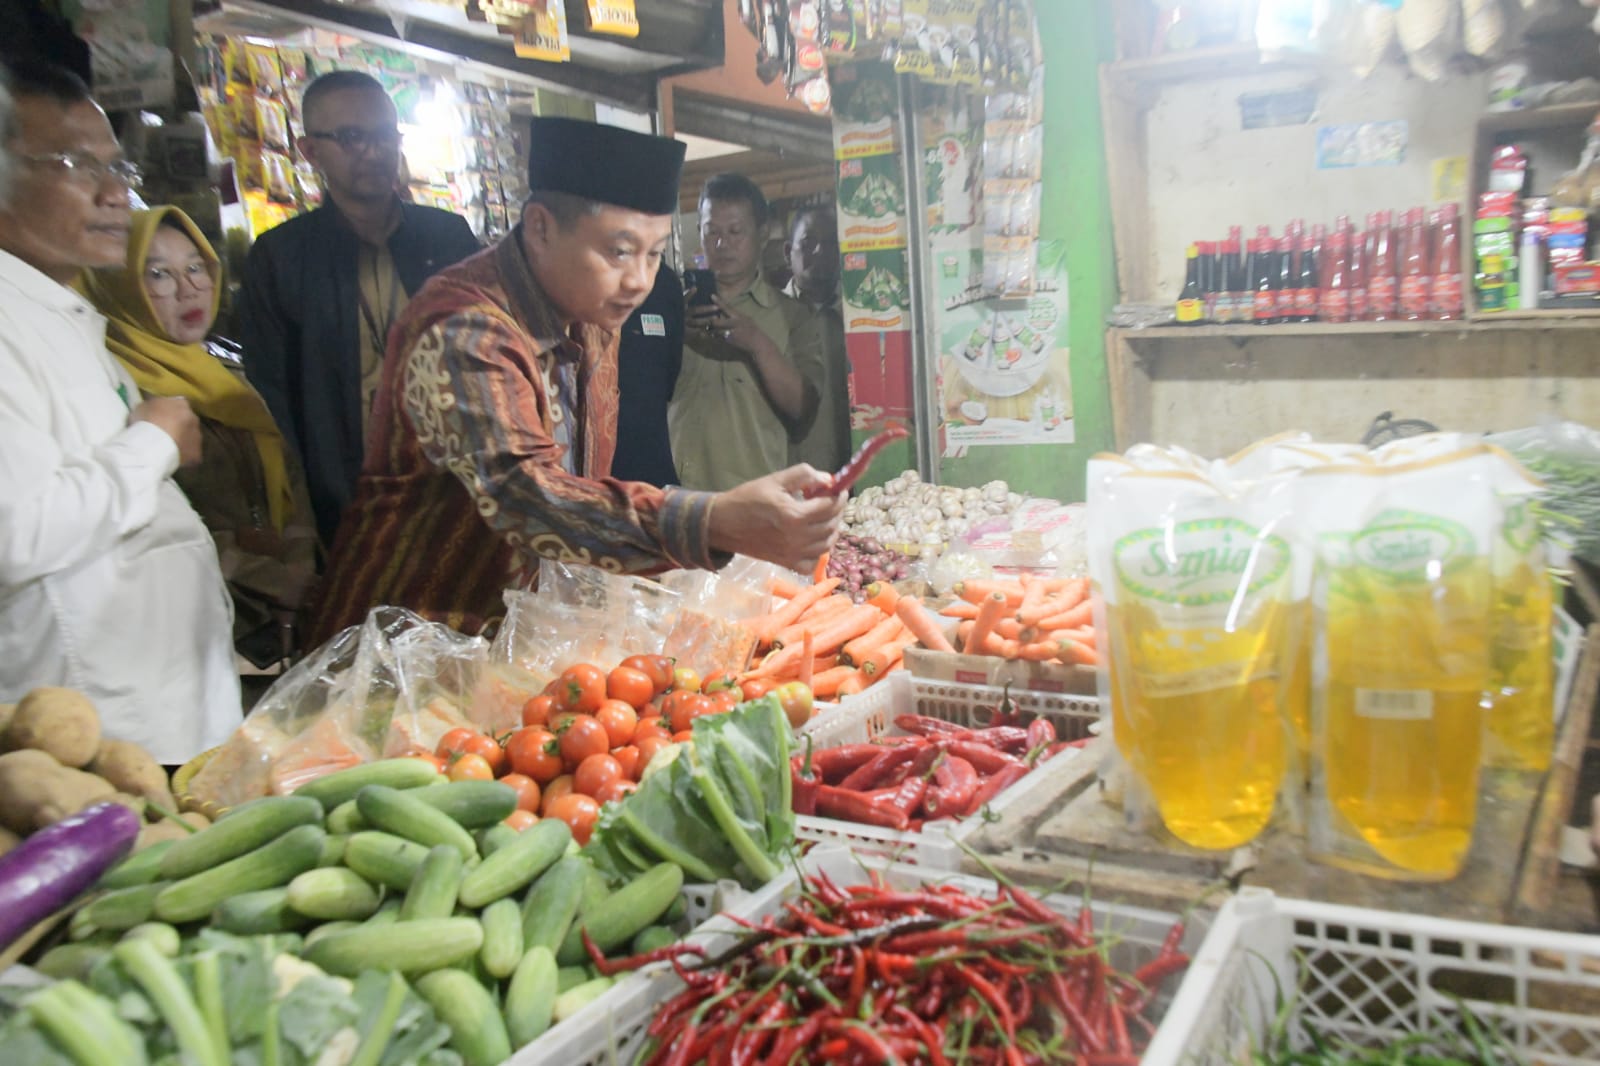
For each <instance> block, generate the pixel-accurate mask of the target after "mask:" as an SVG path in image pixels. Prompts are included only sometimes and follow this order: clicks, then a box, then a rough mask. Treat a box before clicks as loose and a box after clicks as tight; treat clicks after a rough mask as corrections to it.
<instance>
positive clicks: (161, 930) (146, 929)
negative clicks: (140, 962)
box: [122, 922, 183, 959]
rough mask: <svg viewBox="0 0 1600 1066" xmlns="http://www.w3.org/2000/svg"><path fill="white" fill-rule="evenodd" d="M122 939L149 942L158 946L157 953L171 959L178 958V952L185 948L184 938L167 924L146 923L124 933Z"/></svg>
mask: <svg viewBox="0 0 1600 1066" xmlns="http://www.w3.org/2000/svg"><path fill="white" fill-rule="evenodd" d="M122 939H124V940H139V939H144V940H148V941H150V942H151V943H152V944H154V945H155V946H156V950H157V951H159V952H161V954H163V955H165V956H166V957H167V958H169V959H175V958H177V957H178V952H179V951H180V950H181V949H182V948H183V938H182V937H181V936H179V935H178V931H177V930H176V929H174V928H173V927H172V926H170V925H168V924H167V923H166V922H144V923H143V924H140V925H136V926H134V927H133V928H132V929H129V930H128V931H127V932H126V933H123V934H122Z"/></svg>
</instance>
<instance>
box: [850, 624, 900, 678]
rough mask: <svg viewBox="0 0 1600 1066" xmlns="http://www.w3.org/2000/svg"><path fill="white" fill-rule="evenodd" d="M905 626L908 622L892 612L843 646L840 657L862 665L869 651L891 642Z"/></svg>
mask: <svg viewBox="0 0 1600 1066" xmlns="http://www.w3.org/2000/svg"><path fill="white" fill-rule="evenodd" d="M905 627H906V624H905V623H904V622H902V621H900V619H898V618H896V617H895V616H894V615H892V614H891V615H889V616H888V617H887V618H885V619H884V620H883V621H881V622H879V623H878V624H877V625H875V626H873V627H872V628H871V629H869V630H867V631H866V632H865V633H863V634H862V635H861V636H859V637H857V638H856V639H854V640H852V641H850V642H849V643H848V644H846V645H845V646H844V647H843V648H841V649H840V650H839V658H841V659H843V660H845V661H846V662H850V663H855V664H856V665H857V666H860V665H861V660H862V659H863V658H865V657H866V655H867V653H869V652H871V651H872V650H873V649H874V648H876V647H878V646H879V645H882V644H887V643H889V641H891V640H893V639H894V638H895V636H896V635H897V634H899V633H900V631H901V630H903V629H905Z"/></svg>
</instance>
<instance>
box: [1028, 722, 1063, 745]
mask: <svg viewBox="0 0 1600 1066" xmlns="http://www.w3.org/2000/svg"><path fill="white" fill-rule="evenodd" d="M1027 734H1028V750H1029V751H1033V750H1035V749H1036V748H1046V747H1048V746H1049V745H1051V744H1054V743H1055V742H1056V727H1055V726H1053V725H1051V724H1050V719H1048V718H1035V719H1034V720H1033V721H1031V722H1029V723H1028V729H1027Z"/></svg>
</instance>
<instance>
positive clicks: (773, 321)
mask: <svg viewBox="0 0 1600 1066" xmlns="http://www.w3.org/2000/svg"><path fill="white" fill-rule="evenodd" d="M767 222H768V207H767V201H766V197H764V196H763V195H762V194H761V190H760V189H759V188H757V187H756V184H755V183H754V182H753V181H751V180H750V179H749V178H746V177H744V176H743V175H741V174H718V175H715V176H714V177H712V178H710V179H708V180H707V181H706V183H705V186H704V187H703V188H702V190H701V193H700V239H701V243H702V245H703V246H704V248H705V256H706V262H707V264H708V266H709V267H710V268H711V274H712V275H713V276H714V278H715V288H716V291H715V292H714V293H707V292H704V291H702V290H703V289H704V288H707V287H708V286H706V285H705V282H704V280H703V278H700V277H697V274H698V272H696V271H689V272H687V274H686V276H685V282H684V289H685V291H686V294H687V296H688V310H687V316H686V318H687V328H686V330H685V340H684V350H683V370H682V372H681V373H680V374H679V376H678V386H677V389H676V391H675V392H674V393H673V397H672V406H671V408H670V409H669V412H668V424H669V426H670V428H671V431H672V455H673V459H674V461H675V462H676V463H677V466H678V474H679V476H680V478H681V480H682V483H683V485H685V486H686V487H688V488H695V489H708V490H712V491H722V490H725V489H730V488H732V487H734V486H735V485H738V484H740V483H742V482H746V481H750V480H752V479H754V478H758V477H762V476H763V475H766V474H770V473H772V472H774V471H776V470H782V469H783V468H784V467H786V466H788V465H789V461H790V450H791V447H792V445H793V444H794V443H796V442H798V441H801V440H803V439H805V436H806V434H807V433H808V432H809V431H810V429H811V425H812V422H813V421H814V420H815V418H816V413H817V404H818V397H819V396H820V395H821V390H822V384H823V382H824V381H825V380H826V375H827V368H826V347H825V338H824V336H823V333H822V330H821V329H820V327H819V323H818V321H817V319H816V316H814V315H812V314H811V313H810V312H809V311H808V310H807V309H806V308H805V306H804V305H802V304H801V303H800V302H799V301H797V300H794V299H791V298H790V297H788V296H785V295H783V294H782V293H780V292H778V291H777V290H776V289H775V288H773V287H772V286H771V285H770V284H768V283H767V281H766V279H765V278H763V277H762V276H761V269H760V263H761V246H762V243H763V241H764V240H765V237H766V230H767ZM697 281H698V284H697Z"/></svg>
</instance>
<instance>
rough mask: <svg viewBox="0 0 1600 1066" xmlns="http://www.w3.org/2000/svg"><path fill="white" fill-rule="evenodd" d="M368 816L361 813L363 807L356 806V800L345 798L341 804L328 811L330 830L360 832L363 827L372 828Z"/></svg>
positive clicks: (334, 831) (335, 831) (332, 831)
mask: <svg viewBox="0 0 1600 1066" xmlns="http://www.w3.org/2000/svg"><path fill="white" fill-rule="evenodd" d="M371 828H372V826H370V825H368V824H367V820H366V818H364V817H362V815H361V808H359V807H357V806H356V801H355V800H353V799H352V800H345V801H344V802H343V803H341V804H339V806H337V807H335V808H334V809H333V810H331V811H329V812H328V832H330V833H359V832H361V831H362V830H363V829H371Z"/></svg>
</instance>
